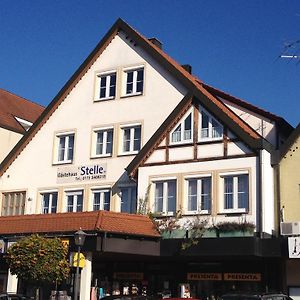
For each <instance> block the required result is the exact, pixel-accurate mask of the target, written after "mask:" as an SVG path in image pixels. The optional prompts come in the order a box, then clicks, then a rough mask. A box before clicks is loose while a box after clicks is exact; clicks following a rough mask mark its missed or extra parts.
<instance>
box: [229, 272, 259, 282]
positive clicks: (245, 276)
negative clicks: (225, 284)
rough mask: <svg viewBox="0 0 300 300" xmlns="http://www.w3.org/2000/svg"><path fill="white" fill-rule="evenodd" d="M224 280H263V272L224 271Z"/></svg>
mask: <svg viewBox="0 0 300 300" xmlns="http://www.w3.org/2000/svg"><path fill="white" fill-rule="evenodd" d="M224 280H228V281H261V274H260V273H224Z"/></svg>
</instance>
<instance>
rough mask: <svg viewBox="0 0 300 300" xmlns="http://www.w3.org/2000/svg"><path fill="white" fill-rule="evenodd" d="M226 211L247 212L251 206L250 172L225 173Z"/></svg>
mask: <svg viewBox="0 0 300 300" xmlns="http://www.w3.org/2000/svg"><path fill="white" fill-rule="evenodd" d="M223 182H224V183H223V185H224V211H228V212H231V211H232V212H246V211H247V210H248V207H249V176H248V174H240V175H225V176H223Z"/></svg>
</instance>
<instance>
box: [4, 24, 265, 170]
mask: <svg viewBox="0 0 300 300" xmlns="http://www.w3.org/2000/svg"><path fill="white" fill-rule="evenodd" d="M119 31H122V32H124V33H125V34H126V35H127V37H128V38H129V39H130V40H133V41H134V45H135V46H136V47H141V48H142V49H143V50H144V51H145V52H147V53H148V55H150V56H151V57H153V58H154V59H155V60H156V61H157V62H158V63H159V64H160V65H161V66H162V67H164V68H165V69H166V70H168V71H169V72H170V73H171V74H172V75H173V76H174V77H175V78H177V79H178V80H179V81H180V82H181V83H182V84H183V85H184V86H185V87H186V88H187V89H188V90H189V91H190V92H191V93H192V94H193V95H194V96H195V97H197V98H198V99H199V100H201V103H202V104H203V105H204V106H205V107H206V108H207V109H208V110H209V111H211V112H213V113H214V114H215V115H217V116H218V118H219V119H220V120H221V121H222V122H223V123H224V124H226V125H227V126H228V128H230V129H231V130H232V131H233V132H234V133H235V134H236V135H237V136H238V137H239V138H241V139H242V140H245V139H246V140H251V143H253V144H255V147H263V145H262V139H261V137H260V135H259V134H258V133H257V132H256V131H254V130H253V129H252V128H251V127H250V126H249V125H248V124H247V123H245V122H244V121H242V120H241V119H240V118H239V117H238V116H237V115H236V114H235V113H234V112H233V111H232V110H230V109H229V108H228V107H227V106H226V105H225V104H224V103H223V102H222V101H221V100H219V99H218V98H216V97H215V96H214V95H213V94H212V93H210V92H209V91H208V90H207V89H206V88H205V86H204V85H203V83H202V82H201V81H199V80H198V79H197V78H196V77H194V76H192V75H191V74H190V73H188V72H187V71H186V70H185V69H184V68H183V67H182V66H181V65H180V64H178V63H177V62H175V61H174V60H173V59H172V58H171V57H169V56H168V55H167V54H166V53H164V52H163V51H162V50H161V49H160V48H159V47H157V46H155V45H154V44H153V43H152V42H150V41H149V40H148V39H147V38H145V37H143V36H142V35H141V34H140V33H138V32H137V31H135V30H134V29H133V28H131V27H130V26H129V25H128V24H126V23H125V22H124V21H123V20H121V19H118V20H117V22H116V23H115V24H114V25H113V26H112V28H111V29H110V30H109V31H108V33H107V34H106V35H105V36H104V38H103V39H102V40H101V41H100V42H99V44H98V45H97V46H96V48H95V49H94V50H93V51H92V52H91V54H90V55H89V56H88V57H87V59H86V60H85V61H84V62H83V63H82V65H81V66H80V67H79V68H78V70H77V71H76V72H75V73H74V75H73V76H72V77H71V78H70V80H69V81H68V82H67V83H66V84H65V86H64V87H63V88H62V89H61V90H60V92H59V93H58V94H57V96H56V97H55V98H54V99H53V100H52V102H51V103H50V104H49V106H48V107H47V108H46V109H45V111H44V112H43V114H42V115H41V116H40V118H39V119H38V121H37V122H36V123H35V124H34V125H33V126H32V127H31V128H30V130H29V132H28V134H27V135H26V136H24V137H23V138H22V139H21V140H20V141H19V143H18V144H17V145H16V146H15V148H14V149H13V150H12V151H11V152H10V154H9V155H8V156H7V157H6V158H5V159H4V161H3V162H2V164H1V165H0V176H1V175H2V174H3V173H4V172H5V171H6V170H7V168H8V167H9V166H10V164H11V163H12V162H13V161H14V160H15V159H16V157H17V156H18V155H19V154H20V153H21V152H22V150H23V149H24V148H25V147H26V145H27V144H28V143H29V142H30V140H31V139H32V138H33V137H34V135H35V134H36V133H37V132H38V131H39V129H40V128H41V127H42V126H43V124H44V123H45V122H46V121H47V120H48V119H49V118H50V116H51V115H52V114H53V112H54V111H55V110H56V109H57V108H58V106H59V105H60V103H61V102H63V101H64V99H65V98H66V97H67V95H68V94H69V93H70V91H71V90H72V89H73V88H74V87H75V86H76V84H77V83H78V82H79V81H80V79H81V78H82V76H83V75H84V74H85V73H86V72H87V71H88V70H89V68H90V67H91V65H92V64H93V63H94V62H95V61H96V59H97V58H98V57H99V56H100V54H101V53H102V52H103V51H104V49H105V48H106V47H107V46H108V45H109V43H110V42H111V41H112V39H113V38H114V37H115V35H116V34H117V33H118V32H119Z"/></svg>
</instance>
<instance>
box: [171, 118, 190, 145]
mask: <svg viewBox="0 0 300 300" xmlns="http://www.w3.org/2000/svg"><path fill="white" fill-rule="evenodd" d="M171 141H172V143H179V142H188V141H192V113H189V114H188V115H187V116H186V117H185V118H184V119H183V120H182V121H181V122H180V123H179V124H178V125H177V127H176V128H175V129H174V130H173V132H172V133H171Z"/></svg>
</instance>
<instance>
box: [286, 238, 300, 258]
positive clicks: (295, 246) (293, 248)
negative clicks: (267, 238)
mask: <svg viewBox="0 0 300 300" xmlns="http://www.w3.org/2000/svg"><path fill="white" fill-rule="evenodd" d="M288 244H289V258H300V236H294V237H289V238H288Z"/></svg>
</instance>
